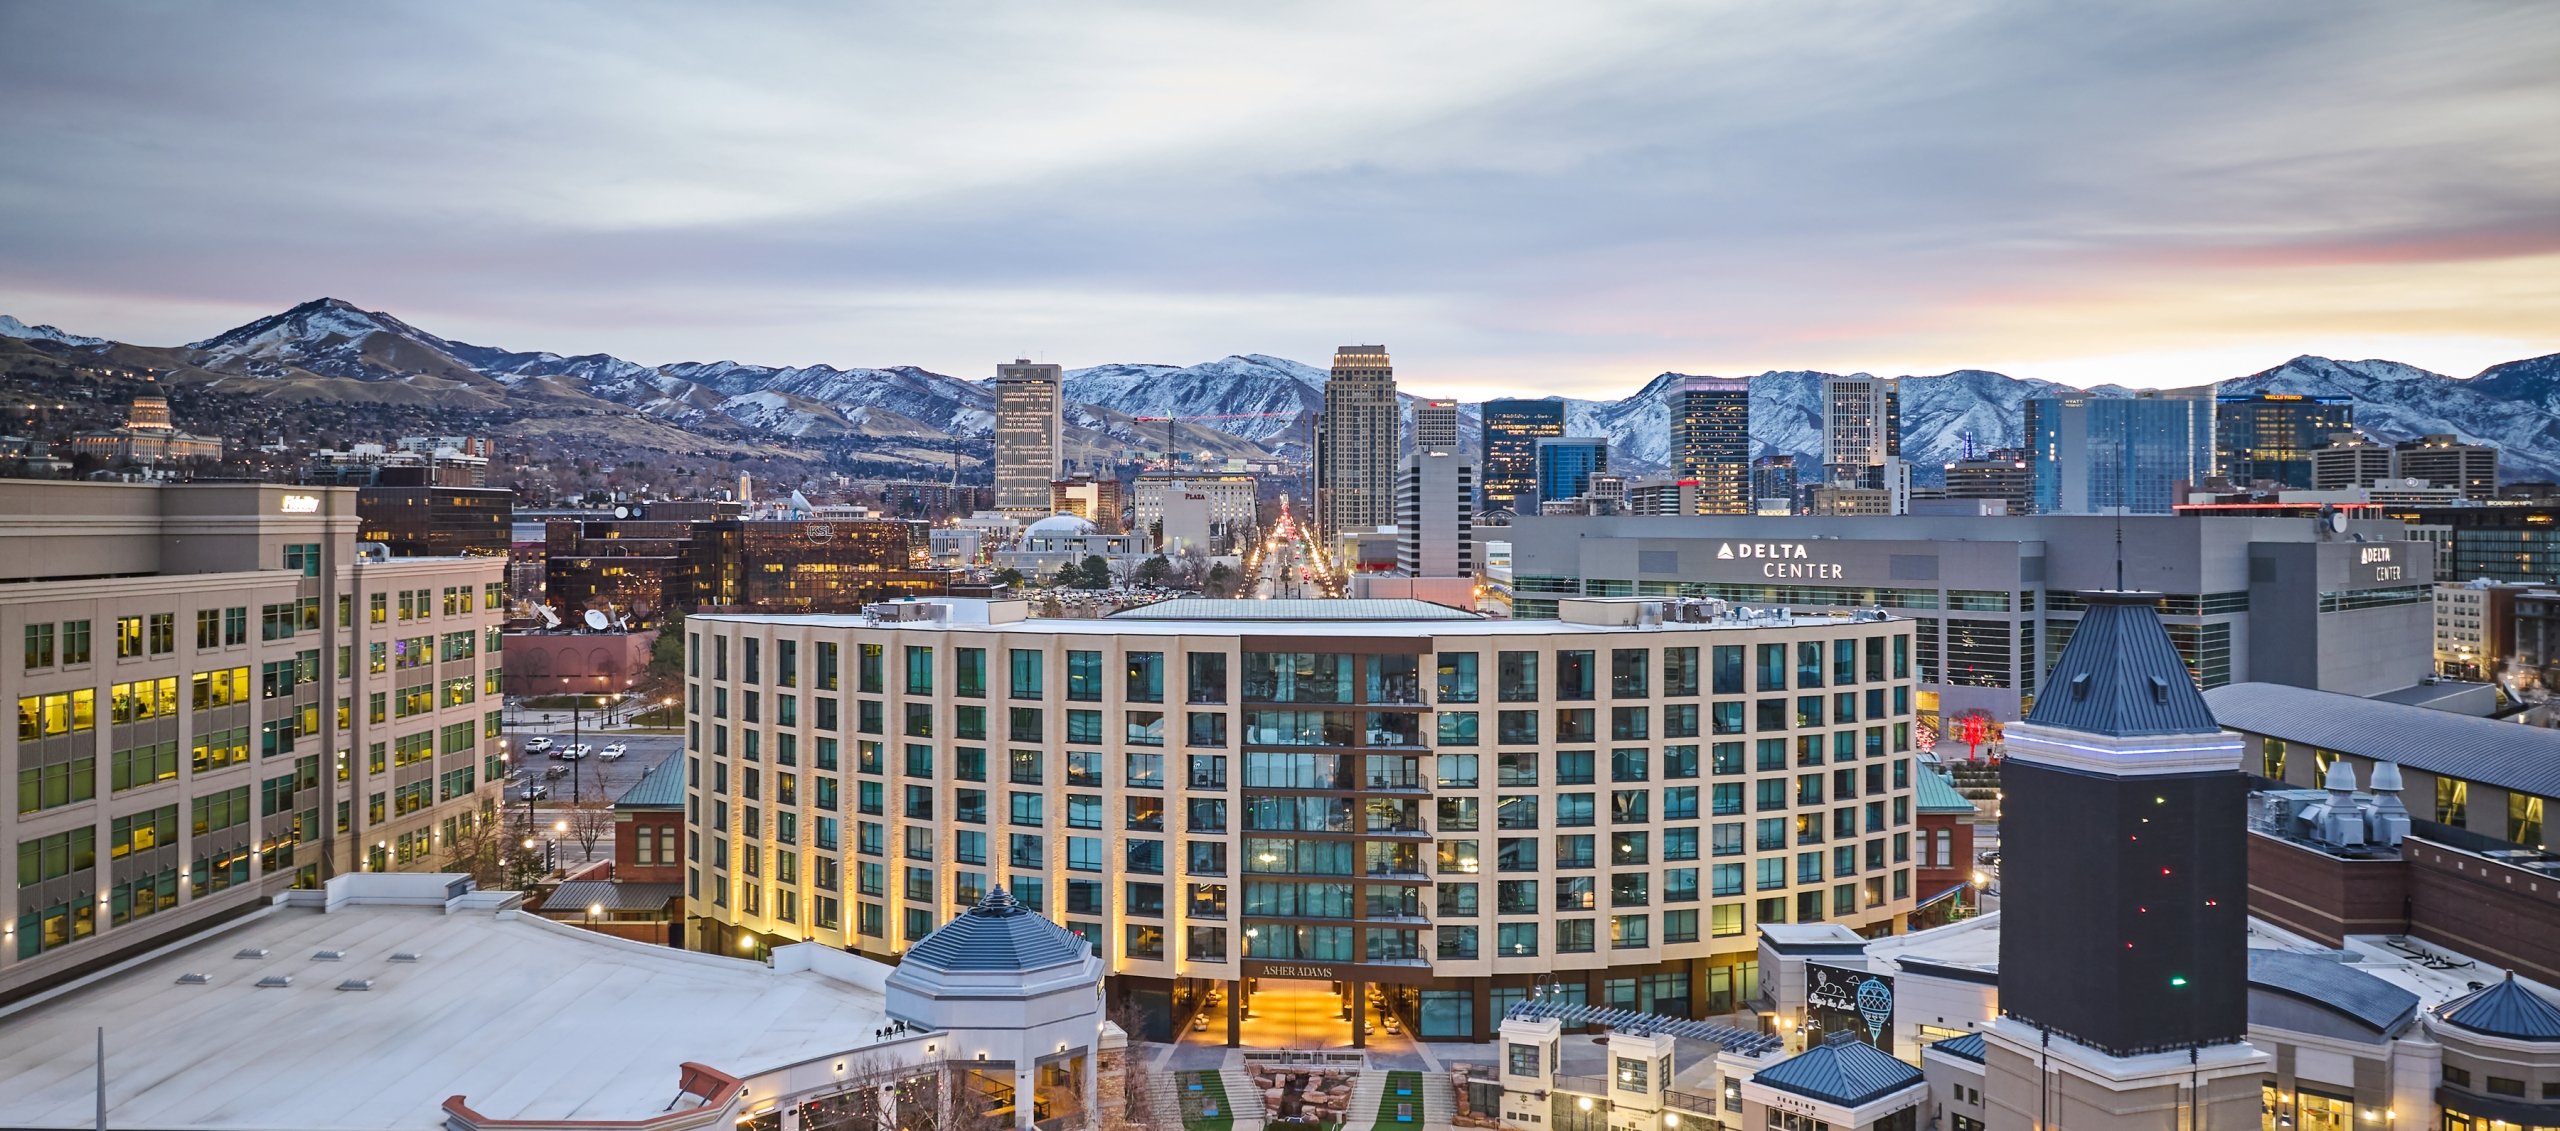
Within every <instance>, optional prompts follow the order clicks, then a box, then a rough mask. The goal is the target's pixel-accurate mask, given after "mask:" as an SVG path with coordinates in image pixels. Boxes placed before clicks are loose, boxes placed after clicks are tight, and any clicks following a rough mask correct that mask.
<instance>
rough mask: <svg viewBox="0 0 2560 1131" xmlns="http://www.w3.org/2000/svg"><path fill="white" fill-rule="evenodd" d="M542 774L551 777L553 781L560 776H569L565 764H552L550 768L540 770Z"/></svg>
mask: <svg viewBox="0 0 2560 1131" xmlns="http://www.w3.org/2000/svg"><path fill="white" fill-rule="evenodd" d="M542 776H543V777H546V778H550V779H553V780H555V781H556V780H558V779H560V778H565V777H568V776H569V767H567V766H552V767H550V768H548V769H545V770H543V771H542Z"/></svg>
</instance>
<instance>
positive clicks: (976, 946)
mask: <svg viewBox="0 0 2560 1131" xmlns="http://www.w3.org/2000/svg"><path fill="white" fill-rule="evenodd" d="M1092 953H1093V947H1092V945H1091V944H1089V943H1087V942H1085V941H1084V938H1083V936H1081V935H1078V934H1076V933H1075V932H1073V931H1070V930H1068V929H1066V928H1065V927H1061V926H1059V925H1057V924H1056V923H1052V922H1050V921H1049V920H1048V919H1046V918H1043V917H1042V916H1041V915H1040V914H1039V913H1038V912H1035V911H1033V910H1031V909H1030V908H1028V907H1024V906H1023V905H1021V904H1019V903H1015V902H1014V901H1013V893H1012V892H1009V891H1006V890H1005V889H1003V888H1001V887H995V888H989V889H987V895H986V898H984V899H981V900H979V901H978V905H977V906H975V907H972V908H970V909H968V910H967V911H964V912H961V913H960V914H959V915H957V916H954V917H953V918H952V920H951V921H950V922H948V923H944V924H943V925H941V926H939V927H936V928H934V930H933V933H932V934H929V935H926V936H925V937H924V938H923V939H922V940H920V941H918V942H917V943H916V944H915V945H914V946H912V947H909V948H907V955H906V958H905V959H904V960H903V962H904V963H909V964H915V965H919V966H924V967H929V968H932V969H936V970H949V971H957V972H963V973H971V974H1018V973H1027V972H1030V971H1033V970H1046V969H1048V968H1050V967H1052V966H1064V965H1067V964H1069V963H1075V962H1082V961H1084V960H1085V958H1086V957H1087V956H1089V955H1091V954H1092Z"/></svg>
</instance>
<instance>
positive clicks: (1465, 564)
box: [1396, 448, 1476, 577]
mask: <svg viewBox="0 0 2560 1131" xmlns="http://www.w3.org/2000/svg"><path fill="white" fill-rule="evenodd" d="M1475 503H1476V477H1475V468H1473V467H1471V466H1469V465H1468V463H1467V457H1466V456H1464V455H1461V454H1459V453H1458V452H1456V451H1454V450H1451V449H1449V448H1441V449H1434V450H1426V449H1420V448H1417V449H1415V450H1414V453H1413V454H1412V455H1409V456H1406V457H1405V459H1404V468H1403V472H1402V474H1400V475H1399V476H1398V477H1397V480H1396V572H1397V573H1400V574H1403V575H1405V576H1406V577H1474V576H1475V575H1476V536H1475Z"/></svg>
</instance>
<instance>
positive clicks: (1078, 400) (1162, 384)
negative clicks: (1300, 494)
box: [1066, 353, 1326, 443]
mask: <svg viewBox="0 0 2560 1131" xmlns="http://www.w3.org/2000/svg"><path fill="white" fill-rule="evenodd" d="M1325 376H1326V371H1325V370H1322V369H1318V368H1316V367H1315V366H1312V365H1306V364H1302V363H1300V362H1295V361H1290V360H1288V359H1287V358H1280V357H1270V356H1266V355H1263V354H1258V353H1254V354H1238V355H1233V356H1229V357H1223V358H1220V359H1218V360H1216V361H1204V362H1202V363H1200V364H1198V365H1190V366H1174V365H1097V366H1094V367H1092V368H1090V369H1071V370H1068V371H1067V378H1066V397H1067V400H1068V401H1070V402H1072V403H1075V404H1090V405H1098V406H1101V407H1104V408H1108V409H1111V410H1113V411H1115V412H1121V413H1125V414H1127V415H1130V416H1139V417H1146V416H1152V417H1159V418H1160V417H1167V416H1170V417H1174V418H1176V419H1178V420H1184V421H1190V422H1193V423H1197V424H1199V425H1201V426H1202V427H1205V428H1209V429H1213V430H1215V431H1219V432H1224V433H1226V434H1227V435H1230V436H1238V437H1242V438H1244V439H1248V440H1258V441H1262V442H1265V443H1269V442H1273V441H1278V440H1281V439H1283V438H1285V437H1287V436H1289V434H1290V433H1291V432H1293V431H1295V430H1297V429H1298V427H1299V426H1300V425H1301V424H1302V423H1304V422H1306V421H1308V420H1312V419H1313V418H1314V417H1315V415H1316V414H1318V413H1321V412H1322V411H1323V410H1324V382H1325Z"/></svg>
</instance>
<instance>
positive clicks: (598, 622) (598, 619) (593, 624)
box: [587, 609, 611, 632]
mask: <svg viewBox="0 0 2560 1131" xmlns="http://www.w3.org/2000/svg"><path fill="white" fill-rule="evenodd" d="M610 623H611V622H609V621H607V620H605V619H604V612H603V610H601V609H589V610H587V627H588V628H591V629H594V630H595V631H597V632H602V631H604V630H605V627H606V626H607V625H608V624H610Z"/></svg>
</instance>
